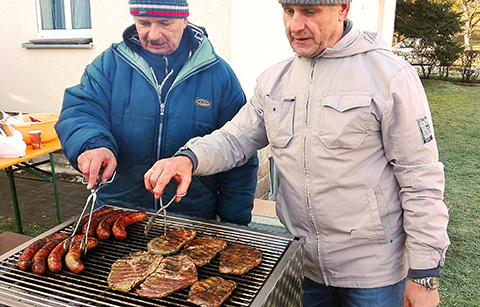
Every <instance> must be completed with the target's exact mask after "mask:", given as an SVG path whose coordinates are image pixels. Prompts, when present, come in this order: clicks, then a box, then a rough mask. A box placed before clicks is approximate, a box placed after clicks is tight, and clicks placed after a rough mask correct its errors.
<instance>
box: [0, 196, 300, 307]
mask: <svg viewBox="0 0 480 307" xmlns="http://www.w3.org/2000/svg"><path fill="white" fill-rule="evenodd" d="M108 207H112V208H114V209H124V208H121V207H118V206H110V205H109V206H108ZM151 215H152V213H148V214H147V219H145V220H143V221H142V222H139V223H135V224H133V225H131V226H129V227H128V228H127V232H128V236H127V238H126V239H125V240H116V239H112V238H110V239H108V240H106V241H100V242H99V244H98V246H97V247H95V248H94V249H91V250H89V252H88V254H87V255H86V256H85V257H84V258H83V262H84V264H85V269H84V271H83V272H82V273H81V274H74V273H71V272H70V271H69V270H68V268H63V269H62V270H61V271H60V272H59V273H51V272H46V273H45V274H44V275H42V276H39V275H36V274H34V273H33V272H31V271H28V272H27V271H22V270H20V269H19V268H18V267H17V262H18V258H19V256H20V255H21V252H22V251H23V249H24V248H25V247H27V246H28V245H29V244H31V243H32V242H34V241H36V240H38V239H40V238H42V237H45V236H47V235H49V234H51V233H56V232H64V233H67V234H70V233H71V232H72V230H73V224H74V222H75V220H76V219H72V220H70V221H67V222H65V223H63V224H61V225H59V226H57V227H55V228H54V229H51V230H50V231H48V232H46V233H44V234H42V235H40V236H38V237H36V238H34V239H32V240H30V241H29V242H26V243H24V244H23V245H21V246H19V247H18V248H16V249H14V250H11V251H10V252H7V253H5V254H4V255H2V256H0V303H3V304H6V305H9V306H52V307H57V306H195V305H192V304H190V303H188V302H187V301H186V300H187V298H188V291H189V290H188V288H187V289H182V290H180V291H177V292H175V293H173V294H171V295H169V296H167V297H164V298H161V299H148V298H144V297H140V296H139V295H137V294H135V293H134V292H129V293H121V292H116V291H112V290H110V289H109V288H108V283H107V276H108V274H109V272H110V267H111V265H112V264H113V263H114V262H115V261H116V260H117V259H119V258H121V257H123V256H126V255H128V254H131V253H133V252H136V251H140V250H147V242H148V241H149V240H150V239H152V238H154V237H157V236H161V235H163V219H157V221H156V224H155V225H154V227H153V228H152V229H151V231H150V232H149V235H148V238H145V237H144V234H143V230H144V228H145V224H146V222H147V220H148V218H149V217H150V216H151ZM167 226H168V228H169V229H170V228H177V227H183V228H188V229H195V230H196V232H197V236H212V237H215V238H219V239H222V240H225V241H226V242H227V244H232V243H239V244H246V245H250V246H253V247H255V248H256V249H258V250H260V251H261V252H262V254H263V259H262V262H261V264H260V265H259V266H257V267H255V268H254V269H252V270H251V271H250V272H248V273H246V274H244V275H240V276H234V275H226V274H220V273H219V272H218V265H219V261H218V259H217V258H215V259H213V260H212V262H211V263H209V264H207V265H205V266H204V267H200V268H198V279H199V280H201V279H205V278H208V277H210V276H221V277H223V278H227V279H231V280H234V281H235V282H236V283H237V288H236V289H235V290H234V292H233V293H232V295H231V296H230V298H229V299H228V300H227V301H226V302H225V303H224V304H223V305H222V306H275V307H276V306H301V305H302V292H303V263H304V254H305V251H304V238H303V237H296V236H292V235H288V234H280V233H274V232H270V231H266V230H259V229H253V228H249V227H244V226H238V225H232V224H226V223H221V222H216V221H210V220H203V219H198V218H192V217H186V216H182V215H172V214H169V215H167ZM47 271H48V269H47Z"/></svg>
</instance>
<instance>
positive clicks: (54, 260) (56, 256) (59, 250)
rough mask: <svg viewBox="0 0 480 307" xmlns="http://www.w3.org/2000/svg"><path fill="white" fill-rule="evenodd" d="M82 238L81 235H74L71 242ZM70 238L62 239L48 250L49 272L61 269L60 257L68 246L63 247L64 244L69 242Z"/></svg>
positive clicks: (61, 257)
mask: <svg viewBox="0 0 480 307" xmlns="http://www.w3.org/2000/svg"><path fill="white" fill-rule="evenodd" d="M82 238H83V235H76V236H75V237H74V238H73V244H75V242H78V241H79V240H81V239H82ZM69 240H70V238H68V239H65V240H63V241H62V242H61V243H60V244H57V246H55V248H54V249H53V250H52V251H51V252H50V254H49V255H48V259H47V263H48V269H49V270H50V272H53V273H57V272H59V271H60V270H61V269H62V259H63V257H64V256H65V254H66V253H67V250H68V246H67V248H65V246H64V245H65V244H69V243H67V242H69Z"/></svg>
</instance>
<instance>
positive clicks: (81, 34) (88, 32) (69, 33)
mask: <svg viewBox="0 0 480 307" xmlns="http://www.w3.org/2000/svg"><path fill="white" fill-rule="evenodd" d="M63 1H64V4H65V27H66V29H54V30H43V29H42V14H41V10H40V0H35V18H36V25H37V38H39V39H69V38H92V29H91V28H90V29H72V14H71V13H70V12H71V11H72V10H71V5H70V0H63ZM90 9H91V3H90ZM67 13H68V14H67Z"/></svg>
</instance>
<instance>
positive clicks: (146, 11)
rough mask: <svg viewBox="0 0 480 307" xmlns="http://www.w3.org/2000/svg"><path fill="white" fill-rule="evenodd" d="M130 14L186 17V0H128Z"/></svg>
mask: <svg viewBox="0 0 480 307" xmlns="http://www.w3.org/2000/svg"><path fill="white" fill-rule="evenodd" d="M128 3H129V4H130V14H132V15H133V16H148V17H162V18H185V17H188V15H189V13H188V3H187V0H130V1H128Z"/></svg>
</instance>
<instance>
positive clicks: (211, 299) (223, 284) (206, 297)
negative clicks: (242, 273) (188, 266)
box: [187, 276, 237, 307]
mask: <svg viewBox="0 0 480 307" xmlns="http://www.w3.org/2000/svg"><path fill="white" fill-rule="evenodd" d="M236 287H237V284H236V283H235V282H234V281H232V280H225V279H223V278H221V277H218V276H214V277H210V278H208V279H204V280H201V281H197V282H196V283H194V284H193V286H192V287H191V288H190V293H189V294H188V299H187V301H188V302H190V303H194V304H196V305H200V306H202V307H217V306H220V305H222V303H223V302H224V301H225V300H226V299H227V298H228V297H229V296H230V294H232V292H233V290H234V289H235V288H236Z"/></svg>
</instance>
